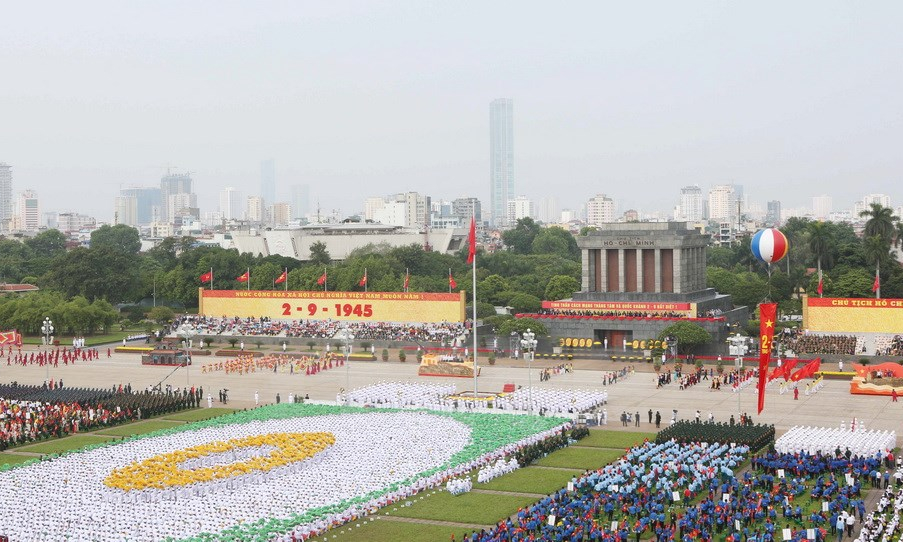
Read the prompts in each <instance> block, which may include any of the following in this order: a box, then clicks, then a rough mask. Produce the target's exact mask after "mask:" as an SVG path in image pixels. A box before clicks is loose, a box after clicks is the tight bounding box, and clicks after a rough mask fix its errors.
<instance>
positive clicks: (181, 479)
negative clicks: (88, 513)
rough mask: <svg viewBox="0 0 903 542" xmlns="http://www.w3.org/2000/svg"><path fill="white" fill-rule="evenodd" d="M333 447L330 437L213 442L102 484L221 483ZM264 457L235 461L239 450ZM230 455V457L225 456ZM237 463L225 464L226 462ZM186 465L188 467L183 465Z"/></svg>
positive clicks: (121, 486)
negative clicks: (200, 463)
mask: <svg viewBox="0 0 903 542" xmlns="http://www.w3.org/2000/svg"><path fill="white" fill-rule="evenodd" d="M333 444H335V436H333V435H332V433H271V434H269V435H251V436H249V437H244V438H237V439H229V440H226V441H216V442H210V443H207V444H201V445H199V446H192V447H190V448H185V449H183V450H175V451H172V452H166V453H162V454H159V455H155V456H154V457H150V458H148V459H145V460H144V461H140V462H136V463H133V464H131V465H128V466H126V467H122V468H120V469H116V470H114V471H113V472H112V474H110V475H109V476H107V477H106V478H105V479H104V481H103V483H104V485H106V486H107V487H111V488H117V489H122V490H124V491H131V490H135V489H148V488H156V489H165V488H167V487H176V486H187V485H189V484H196V483H203V482H210V481H212V480H222V479H225V478H231V477H233V476H242V475H245V474H249V473H252V472H269V471H271V470H273V469H275V468H278V467H284V466H285V465H288V464H291V463H295V462H297V461H304V460H305V459H308V458H311V457H313V456H314V455H316V454H318V453H320V452H322V451H323V450H325V449H326V448H328V447H330V446H332V445H333ZM260 448H265V450H264V453H254V454H250V457H247V458H244V457H238V456H242V455H244V454H241V451H242V450H247V449H251V450H253V451H258V450H259V449H260ZM229 452H231V456H230V455H229ZM217 455H219V456H222V455H225V457H226V459H227V462H226V463H225V464H221V463H220V462H218V461H214V462H213V464H212V465H211V466H198V467H196V468H192V467H193V466H194V465H195V464H197V462H198V460H203V459H205V458H215V457H216V456H217ZM230 457H231V458H232V459H239V460H238V461H228V459H229V458H230ZM186 463H188V465H186Z"/></svg>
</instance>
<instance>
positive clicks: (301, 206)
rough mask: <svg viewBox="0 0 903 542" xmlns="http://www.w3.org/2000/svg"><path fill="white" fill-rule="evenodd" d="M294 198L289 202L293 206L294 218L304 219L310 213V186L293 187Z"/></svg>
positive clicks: (298, 185) (296, 185)
mask: <svg viewBox="0 0 903 542" xmlns="http://www.w3.org/2000/svg"><path fill="white" fill-rule="evenodd" d="M291 192H292V197H291V201H290V202H289V203H290V204H291V206H292V214H293V215H295V216H293V217H292V218H303V217H305V216H307V213H309V212H310V185H306V184H294V185H292V189H291Z"/></svg>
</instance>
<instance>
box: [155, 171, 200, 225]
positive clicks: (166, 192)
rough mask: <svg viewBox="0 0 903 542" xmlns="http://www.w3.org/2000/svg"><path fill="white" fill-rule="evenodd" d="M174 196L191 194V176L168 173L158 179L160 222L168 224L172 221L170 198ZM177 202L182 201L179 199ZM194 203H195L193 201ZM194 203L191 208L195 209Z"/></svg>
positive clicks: (171, 202)
mask: <svg viewBox="0 0 903 542" xmlns="http://www.w3.org/2000/svg"><path fill="white" fill-rule="evenodd" d="M176 194H192V195H193V192H192V182H191V176H190V175H189V174H187V173H182V174H179V173H170V174H167V175H165V176H164V177H163V178H162V179H160V202H161V209H160V220H161V221H163V222H169V221H170V220H171V219H172V216H173V215H172V214H170V211H171V210H172V208H173V201H172V200H171V196H174V195H176ZM177 201H182V200H181V198H180V199H179V200H177ZM195 201H197V200H196V199H195ZM196 206H197V204H196V203H195V204H194V205H192V207H196Z"/></svg>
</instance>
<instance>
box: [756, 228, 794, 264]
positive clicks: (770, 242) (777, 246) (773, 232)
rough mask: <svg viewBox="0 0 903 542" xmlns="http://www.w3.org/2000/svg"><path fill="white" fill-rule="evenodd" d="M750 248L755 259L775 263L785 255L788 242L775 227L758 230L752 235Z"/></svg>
mask: <svg viewBox="0 0 903 542" xmlns="http://www.w3.org/2000/svg"><path fill="white" fill-rule="evenodd" d="M750 249H751V250H752V253H753V256H755V257H756V259H758V260H760V261H763V262H765V263H769V264H770V263H775V262H778V261H780V260H781V258H783V257H784V256H786V255H787V250H789V249H790V243H788V242H787V237H786V236H785V235H784V234H783V233H781V230H779V229H777V228H766V229H764V230H759V231H757V232H756V234H755V235H753V238H752V242H751V243H750Z"/></svg>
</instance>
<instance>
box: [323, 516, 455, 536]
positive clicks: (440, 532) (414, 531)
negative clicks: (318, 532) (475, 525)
mask: <svg viewBox="0 0 903 542" xmlns="http://www.w3.org/2000/svg"><path fill="white" fill-rule="evenodd" d="M357 523H359V522H357V521H356V522H354V523H349V524H347V525H345V526H343V527H339V528H338V529H334V530H332V531H329V532H328V533H327V534H324V535H323V536H320V537H317V538H312V539H311V540H313V541H318V542H326V541H327V540H330V541H332V540H335V541H337V542H374V541H379V540H405V541H406V542H434V541H436V540H441V541H445V540H448V539H449V538H450V537H451V535H452V533H455V537H456V539H457V540H461V535H462V534H463V533H465V532H467V533H468V534H470V530H461V529H455V528H453V527H445V526H441V525H428V524H423V523H408V522H402V521H392V520H391V519H388V518H380V519H378V520H375V521H374V520H372V518H368V520H367V524H366V525H364V524H363V523H362V524H361V526H360V527H355V525H356V524H357ZM342 531H344V532H342ZM333 535H335V538H333Z"/></svg>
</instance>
